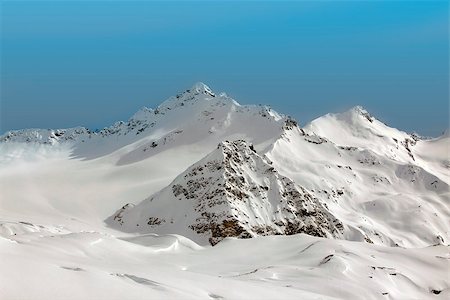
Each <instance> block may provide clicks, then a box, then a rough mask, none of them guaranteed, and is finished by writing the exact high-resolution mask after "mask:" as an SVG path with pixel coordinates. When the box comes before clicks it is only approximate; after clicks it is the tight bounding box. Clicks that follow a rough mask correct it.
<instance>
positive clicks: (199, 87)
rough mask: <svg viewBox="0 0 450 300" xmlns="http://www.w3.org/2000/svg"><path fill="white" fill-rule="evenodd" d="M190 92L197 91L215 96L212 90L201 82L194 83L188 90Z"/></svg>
mask: <svg viewBox="0 0 450 300" xmlns="http://www.w3.org/2000/svg"><path fill="white" fill-rule="evenodd" d="M189 91H190V92H194V93H199V94H209V95H211V96H213V97H214V96H215V95H216V94H214V92H213V91H212V90H211V88H210V87H209V86H207V85H206V84H204V83H203V82H197V83H195V84H194V85H193V86H192V87H191V88H190V90H189Z"/></svg>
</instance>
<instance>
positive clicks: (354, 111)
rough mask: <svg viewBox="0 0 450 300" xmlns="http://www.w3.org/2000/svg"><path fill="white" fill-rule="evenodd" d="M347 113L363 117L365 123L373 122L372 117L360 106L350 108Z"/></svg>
mask: <svg viewBox="0 0 450 300" xmlns="http://www.w3.org/2000/svg"><path fill="white" fill-rule="evenodd" d="M347 113H349V114H350V115H360V116H363V117H364V118H366V119H367V121H369V122H371V123H372V122H373V121H374V119H375V118H374V117H373V116H372V115H371V114H370V113H369V112H368V111H367V110H366V109H365V108H364V107H362V106H361V105H357V106H354V107H352V108H351V109H350V110H349V111H348V112H347Z"/></svg>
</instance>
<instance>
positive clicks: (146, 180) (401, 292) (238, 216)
mask: <svg viewBox="0 0 450 300" xmlns="http://www.w3.org/2000/svg"><path fill="white" fill-rule="evenodd" d="M449 141H450V135H449V133H448V132H447V134H444V135H442V136H440V137H437V138H434V139H421V138H419V137H417V136H415V135H410V134H407V133H405V132H402V131H399V130H397V129H394V128H390V127H388V126H387V125H385V124H383V123H381V122H379V121H378V120H376V119H375V118H373V117H372V116H370V115H369V114H368V112H366V111H365V110H364V109H362V108H360V107H355V108H353V109H351V110H349V111H347V112H345V113H341V114H328V115H325V116H323V117H320V118H318V119H316V120H314V121H313V122H311V123H310V124H307V125H306V126H304V127H300V126H298V125H297V123H296V122H295V121H294V120H292V119H291V118H289V117H287V116H284V115H281V114H278V113H276V112H274V111H273V110H271V109H270V108H268V107H265V106H242V105H239V104H238V103H237V102H236V101H234V100H233V99H231V98H229V97H228V96H226V95H225V94H219V95H216V94H214V93H213V92H212V91H211V90H210V89H209V88H208V87H207V86H205V85H203V84H201V83H199V84H196V85H194V86H193V87H192V88H191V89H190V90H187V91H186V92H183V93H181V94H179V95H177V96H175V97H172V98H169V99H168V100H167V101H165V102H163V103H162V104H161V105H160V106H159V107H158V108H157V109H155V110H152V109H147V108H144V109H141V110H140V111H138V112H137V113H136V114H135V115H134V116H133V117H132V118H130V120H129V121H128V122H118V123H116V124H114V125H113V126H111V127H108V128H105V129H103V130H102V131H100V132H91V131H89V130H88V129H86V128H75V129H67V130H66V129H61V130H42V129H38V130H35V129H30V130H21V131H15V132H9V133H6V134H5V135H3V136H0V299H1V300H3V299H6V300H10V299H11V300H15V299H108V300H109V299H222V298H223V299H328V298H330V299H333V298H334V299H434V298H435V297H441V298H442V299H446V298H448V297H449V296H450V254H449V252H450V248H449V246H448V245H449V242H450V221H449V220H450V203H449V201H450V200H449V199H450V190H449V186H450V157H449ZM156 233H157V234H159V235H157V234H156ZM297 233H301V234H297ZM302 233H308V234H312V235H315V236H322V237H327V238H319V237H312V236H309V235H305V234H302ZM266 235H269V236H266ZM285 235H286V236H285ZM237 238H240V239H237ZM241 238H246V239H241ZM194 241H195V242H197V243H198V244H196V243H195V242H194ZM210 243H211V244H215V246H213V247H212V246H211V245H210ZM216 243H217V244H216Z"/></svg>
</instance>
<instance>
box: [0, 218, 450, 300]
mask: <svg viewBox="0 0 450 300" xmlns="http://www.w3.org/2000/svg"><path fill="white" fill-rule="evenodd" d="M2 226H3V227H4V226H8V225H7V224H2ZM9 226H13V225H11V224H10V225H9ZM20 226H22V227H23V231H26V232H27V233H24V234H18V235H16V236H12V237H9V238H4V237H3V238H0V255H1V257H2V259H1V260H0V268H1V272H0V293H1V294H0V298H1V299H109V300H110V299H427V298H432V297H435V296H439V298H440V299H448V297H449V296H450V290H449V284H448V276H449V275H448V268H449V262H450V255H449V253H448V249H447V248H446V247H445V246H431V247H427V248H423V249H402V248H398V247H397V248H392V247H382V246H374V245H371V244H364V243H358V242H349V241H341V240H330V239H323V238H315V237H311V236H307V235H303V234H300V235H294V236H271V237H258V238H254V239H247V240H238V239H226V240H224V241H223V242H221V243H219V244H218V245H217V246H214V247H211V246H207V247H201V246H198V245H197V244H195V243H193V242H191V241H190V240H188V239H186V238H183V237H181V236H175V235H167V236H154V235H142V236H136V237H127V238H118V237H114V236H112V235H109V234H105V233H99V232H78V233H66V232H64V230H61V229H53V230H50V229H49V231H48V232H47V231H46V230H47V228H46V229H44V228H39V226H37V227H38V228H36V230H37V231H38V232H34V233H32V232H31V231H32V230H31V228H28V230H27V229H25V227H31V225H27V224H19V225H17V224H16V225H15V227H16V229H18V227H20Z"/></svg>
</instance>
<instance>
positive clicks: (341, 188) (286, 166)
mask: <svg viewBox="0 0 450 300" xmlns="http://www.w3.org/2000/svg"><path fill="white" fill-rule="evenodd" d="M312 129H314V130H315V131H311V130H312ZM317 132H319V133H320V134H321V135H322V136H320V135H318V134H317ZM394 139H396V140H397V141H395V140H394ZM441 139H442V138H441ZM441 139H437V140H432V141H426V140H418V141H417V145H416V144H415V142H414V143H410V142H405V144H401V143H400V142H399V141H401V140H403V141H410V140H413V138H412V137H411V136H409V135H408V134H406V133H404V132H401V131H398V130H396V129H392V128H389V127H387V126H386V125H384V124H382V123H381V122H379V121H377V120H376V119H375V118H373V117H371V116H369V115H368V114H367V112H365V111H364V110H363V109H362V108H360V107H358V108H354V109H352V110H350V111H348V112H345V113H343V114H334V115H326V116H324V117H321V118H319V119H317V120H315V121H313V122H312V123H311V124H309V125H307V126H305V128H303V129H301V128H295V127H294V128H293V129H292V130H289V131H286V132H285V133H284V134H283V135H282V136H281V138H280V139H279V140H277V141H276V142H275V143H274V144H273V147H272V148H271V149H269V150H268V152H267V153H266V155H267V156H268V157H269V158H270V159H271V160H272V161H273V162H274V164H273V165H274V167H275V168H276V169H278V170H279V171H280V173H281V174H283V175H285V176H288V177H289V178H291V179H293V180H294V181H295V182H296V183H297V184H300V185H302V186H304V187H305V188H307V189H309V190H310V191H311V192H313V193H314V194H315V195H316V197H318V198H319V199H321V200H322V201H324V202H326V203H327V205H328V207H329V209H330V211H331V212H332V213H333V214H334V215H335V216H336V217H337V218H338V219H339V220H341V221H342V222H343V223H344V224H345V229H346V230H345V234H344V236H345V238H346V239H350V240H366V241H369V242H373V243H376V244H385V245H390V246H395V245H400V246H406V247H418V246H426V245H431V244H435V243H445V244H448V243H449V242H450V224H449V221H448V220H450V203H449V200H448V199H449V197H450V192H449V182H450V181H449V180H448V171H449V169H448V167H447V166H446V165H445V153H444V152H445V150H444V149H445V147H446V146H447V145H448V144H446V142H445V141H441ZM447 142H448V140H447ZM398 144H401V146H399V145H398ZM405 145H409V149H408V148H406V147H405ZM416 146H417V147H420V148H419V149H417V150H416V148H415V147H416ZM427 147H429V148H432V149H434V150H433V151H435V152H438V153H439V154H440V156H439V157H437V156H433V155H432V156H433V157H430V156H426V155H425V154H424V153H425V151H424V150H425V148H427ZM429 153H433V152H431V149H430V150H429ZM413 157H414V158H413ZM347 225H348V227H347Z"/></svg>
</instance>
